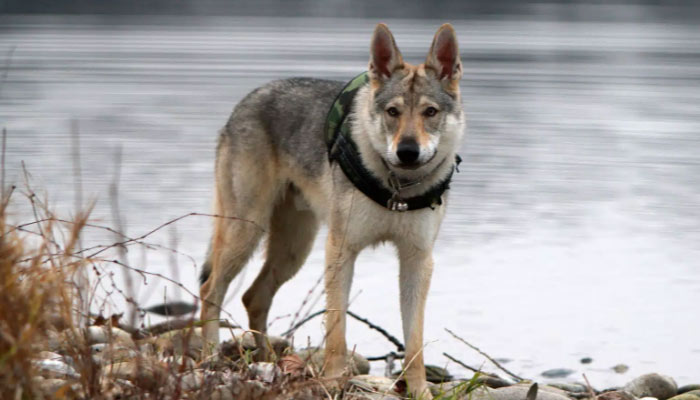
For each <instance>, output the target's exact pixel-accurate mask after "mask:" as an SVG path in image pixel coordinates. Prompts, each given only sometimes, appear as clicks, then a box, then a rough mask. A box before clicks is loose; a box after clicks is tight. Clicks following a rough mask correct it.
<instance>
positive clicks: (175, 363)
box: [163, 356, 195, 371]
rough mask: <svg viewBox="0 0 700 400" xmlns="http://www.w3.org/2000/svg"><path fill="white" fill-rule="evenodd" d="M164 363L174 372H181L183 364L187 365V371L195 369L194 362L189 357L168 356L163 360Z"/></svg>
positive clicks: (185, 366) (185, 367)
mask: <svg viewBox="0 0 700 400" xmlns="http://www.w3.org/2000/svg"><path fill="white" fill-rule="evenodd" d="M163 362H164V363H165V364H167V365H168V366H169V367H170V369H171V370H174V371H179V370H180V369H181V368H183V365H182V364H183V363H184V364H185V365H184V369H185V370H190V369H193V368H194V367H195V362H194V360H193V359H191V358H190V357H187V356H167V357H165V358H164V359H163Z"/></svg>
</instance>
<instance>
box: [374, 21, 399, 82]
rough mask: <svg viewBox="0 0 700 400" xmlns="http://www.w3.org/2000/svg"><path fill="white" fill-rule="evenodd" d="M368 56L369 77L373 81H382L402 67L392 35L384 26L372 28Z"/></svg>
mask: <svg viewBox="0 0 700 400" xmlns="http://www.w3.org/2000/svg"><path fill="white" fill-rule="evenodd" d="M369 54H370V57H369V76H370V78H371V79H373V80H378V81H380V82H381V81H384V80H385V79H388V78H390V77H391V74H393V73H394V71H396V70H397V69H399V68H402V67H403V57H401V52H400V51H399V48H398V47H396V42H395V41H394V35H392V34H391V31H390V30H389V28H387V26H386V25H384V24H377V27H376V28H374V34H373V35H372V44H371V45H370V50H369Z"/></svg>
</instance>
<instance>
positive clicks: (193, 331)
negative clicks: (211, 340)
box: [155, 328, 204, 359]
mask: <svg viewBox="0 0 700 400" xmlns="http://www.w3.org/2000/svg"><path fill="white" fill-rule="evenodd" d="M155 346H156V349H157V351H158V352H164V353H174V354H177V355H183V354H184V355H187V356H190V357H192V358H194V359H197V358H199V357H201V354H202V349H203V348H204V338H203V337H202V328H183V329H176V330H173V331H169V332H165V333H162V334H160V335H158V338H157V339H156V342H155Z"/></svg>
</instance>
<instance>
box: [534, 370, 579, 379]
mask: <svg viewBox="0 0 700 400" xmlns="http://www.w3.org/2000/svg"><path fill="white" fill-rule="evenodd" d="M574 372H576V371H574V370H572V369H566V368H554V369H548V370H546V371H544V372H543V373H542V376H544V377H545V378H566V377H567V376H569V375H571V374H573V373H574Z"/></svg>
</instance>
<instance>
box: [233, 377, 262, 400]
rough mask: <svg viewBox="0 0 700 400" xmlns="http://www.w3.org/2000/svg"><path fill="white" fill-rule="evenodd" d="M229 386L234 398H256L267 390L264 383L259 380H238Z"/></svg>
mask: <svg viewBox="0 0 700 400" xmlns="http://www.w3.org/2000/svg"><path fill="white" fill-rule="evenodd" d="M230 387H231V394H232V395H233V398H234V399H236V400H257V399H260V398H262V397H263V396H264V395H265V393H267V392H268V391H269V389H268V388H267V387H266V386H265V384H264V383H262V382H260V381H239V382H238V383H237V384H235V385H231V386H230Z"/></svg>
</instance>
